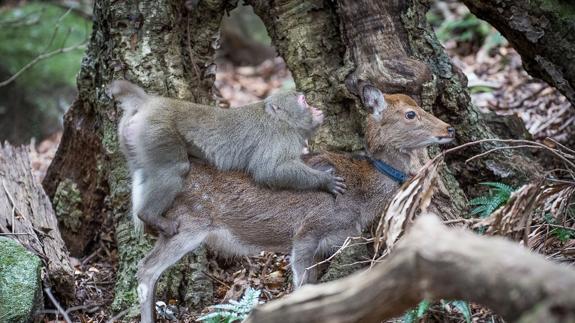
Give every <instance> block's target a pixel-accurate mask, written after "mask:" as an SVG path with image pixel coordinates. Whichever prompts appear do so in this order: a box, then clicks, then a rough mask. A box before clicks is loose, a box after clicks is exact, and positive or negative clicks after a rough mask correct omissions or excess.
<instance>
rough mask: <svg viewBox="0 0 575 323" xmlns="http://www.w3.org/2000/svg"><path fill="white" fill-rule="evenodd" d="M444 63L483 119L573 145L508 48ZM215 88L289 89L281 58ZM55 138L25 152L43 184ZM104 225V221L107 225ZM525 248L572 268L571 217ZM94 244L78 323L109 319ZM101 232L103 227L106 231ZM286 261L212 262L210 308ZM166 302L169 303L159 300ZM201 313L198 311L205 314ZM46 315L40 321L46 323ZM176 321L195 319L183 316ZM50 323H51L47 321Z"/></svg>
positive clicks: (267, 277) (264, 283) (567, 117)
mask: <svg viewBox="0 0 575 323" xmlns="http://www.w3.org/2000/svg"><path fill="white" fill-rule="evenodd" d="M444 45H445V47H446V49H447V50H448V52H449V54H450V56H451V58H452V59H453V61H454V62H455V64H456V65H457V66H459V67H460V68H461V70H462V71H463V72H464V73H465V74H466V76H467V78H468V80H469V82H468V85H469V88H470V91H471V93H472V99H473V102H474V103H475V104H476V105H477V106H478V107H479V108H480V109H481V110H482V111H483V112H486V113H496V114H499V115H512V114H515V115H517V116H518V117H519V118H521V119H522V120H523V121H524V123H525V126H526V128H527V130H528V131H529V133H530V134H531V135H532V136H533V138H534V139H535V140H543V139H544V138H546V137H551V138H554V139H556V140H557V141H558V142H561V143H564V144H565V145H567V146H569V147H573V146H574V144H575V143H574V142H573V140H574V138H575V109H573V107H572V106H571V105H570V104H569V102H568V101H567V100H566V99H565V98H564V97H563V96H562V95H560V94H559V93H558V91H557V90H555V89H554V88H552V87H549V86H548V85H547V84H546V83H544V82H542V81H540V80H536V79H533V78H531V77H530V76H528V75H527V73H526V72H525V71H524V70H523V68H522V66H521V58H520V57H519V55H518V54H517V53H516V52H515V51H514V50H513V49H512V48H511V47H509V46H508V45H507V44H505V43H503V44H499V45H497V46H490V47H486V46H475V47H474V46H468V47H466V46H463V45H462V44H460V43H458V42H457V41H447V42H446V43H445V44H444ZM216 87H217V89H218V90H219V95H220V96H221V98H222V100H221V101H220V105H221V106H238V105H242V104H245V103H249V102H253V101H256V100H259V99H262V98H264V97H266V96H268V95H270V94H271V93H273V92H274V91H277V90H279V89H282V88H289V87H293V80H292V78H291V76H290V73H289V71H288V70H287V68H286V65H285V63H284V62H283V60H282V59H281V58H276V59H274V60H268V61H266V62H264V63H262V64H261V65H259V66H257V67H249V66H245V67H233V66H223V67H222V68H220V69H219V71H218V74H217V80H216ZM60 137H61V136H60V134H55V135H53V136H51V137H50V138H48V139H46V140H44V141H42V142H41V143H39V144H37V145H33V147H35V149H34V151H33V152H32V167H33V169H34V173H35V175H36V176H37V177H38V179H42V177H43V176H44V174H45V173H46V169H47V167H48V165H49V163H50V161H51V160H52V158H53V156H54V154H55V151H56V148H57V145H58V143H59V139H60ZM110 221H111V220H110ZM530 225H531V228H530V231H529V232H531V234H530V235H529V241H528V245H529V247H530V248H532V249H534V250H536V251H537V252H540V253H543V254H545V255H547V256H548V257H549V258H552V259H554V260H557V261H560V262H567V263H573V262H575V231H573V228H575V219H574V216H573V215H572V214H569V215H568V217H567V218H566V219H563V222H561V223H555V222H553V221H552V220H549V219H544V218H533V219H532V221H531V223H530ZM103 228H104V230H108V231H105V232H102V233H101V234H100V241H98V243H96V245H95V246H94V248H93V252H92V254H90V255H88V256H86V257H84V258H82V259H73V264H74V266H75V268H76V288H77V296H78V297H77V298H78V304H77V305H81V307H80V308H78V309H77V310H76V311H74V312H73V313H72V315H73V317H74V319H75V320H78V321H81V322H107V321H108V320H109V319H110V318H111V313H110V310H109V305H110V304H111V301H112V298H113V289H114V282H115V279H114V276H115V270H116V268H117V263H116V259H117V257H116V250H115V243H114V234H113V231H112V228H113V225H107V226H106V225H105V226H103ZM106 228H108V229H106ZM288 263H289V256H286V255H277V254H272V253H261V254H260V255H258V256H255V257H243V258H239V259H235V260H234V261H222V260H219V259H216V258H215V257H214V258H213V259H211V261H210V266H209V272H207V273H206V275H207V276H208V277H210V279H212V280H213V282H214V288H215V297H216V300H215V303H216V304H219V303H225V302H227V301H228V300H230V299H236V300H237V299H239V298H240V297H241V295H242V294H243V293H244V291H245V290H246V288H247V287H252V288H254V289H257V290H261V300H262V301H269V300H271V299H274V298H278V297H281V296H283V295H285V294H286V293H289V292H290V291H291V288H292V286H291V283H290V275H289V270H288V267H289V266H288ZM161 301H164V302H166V303H168V304H170V303H173V301H172V300H161ZM471 309H472V311H471V315H472V321H473V322H491V321H492V320H493V322H497V321H499V320H500V319H499V318H497V317H496V316H495V315H494V314H493V313H492V312H490V311H489V310H487V309H484V308H482V307H480V306H477V305H471ZM209 310H210V309H209V308H206V309H205V310H204V311H203V313H204V314H205V313H207V312H209ZM48 317H51V318H52V319H53V316H52V315H50V316H45V319H44V320H45V322H50V320H51V319H49V318H48ZM426 319H428V320H429V321H439V320H441V321H450V322H465V318H464V316H463V315H462V314H461V313H460V312H459V311H458V310H457V309H456V308H454V307H453V306H451V307H450V306H449V305H446V304H443V305H439V304H437V305H435V306H432V307H431V309H430V310H428V311H427V314H426ZM182 321H186V322H188V321H194V317H191V316H189V315H184V317H182ZM52 322H54V321H52Z"/></svg>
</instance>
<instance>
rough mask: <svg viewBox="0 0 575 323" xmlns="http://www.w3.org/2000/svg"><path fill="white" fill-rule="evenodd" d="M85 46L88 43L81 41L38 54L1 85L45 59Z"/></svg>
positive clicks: (6, 83)
mask: <svg viewBox="0 0 575 323" xmlns="http://www.w3.org/2000/svg"><path fill="white" fill-rule="evenodd" d="M85 47H86V43H81V44H78V45H74V46H70V47H63V48H58V49H56V50H53V51H51V52H48V53H44V54H41V55H38V56H36V58H34V59H33V60H31V61H30V62H29V63H28V64H26V65H24V67H22V68H21V69H20V70H19V71H18V72H16V73H15V74H14V75H12V76H10V77H9V78H8V79H7V80H4V81H2V82H0V87H3V86H6V85H8V84H10V83H12V82H13V81H14V80H16V79H17V78H18V77H19V76H20V75H22V73H24V72H26V71H27V70H28V69H30V68H31V67H32V66H34V65H35V64H36V63H38V62H40V61H43V60H45V59H48V58H50V57H53V56H56V55H58V54H63V53H67V52H71V51H73V50H77V49H84V48H85Z"/></svg>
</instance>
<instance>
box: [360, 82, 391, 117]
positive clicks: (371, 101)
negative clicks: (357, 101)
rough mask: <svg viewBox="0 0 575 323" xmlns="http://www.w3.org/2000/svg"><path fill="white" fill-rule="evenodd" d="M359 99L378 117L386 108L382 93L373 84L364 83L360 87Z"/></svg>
mask: <svg viewBox="0 0 575 323" xmlns="http://www.w3.org/2000/svg"><path fill="white" fill-rule="evenodd" d="M361 100H362V101H363V105H364V106H365V107H366V108H367V109H368V110H369V112H370V113H372V114H373V115H374V116H376V117H379V116H381V114H382V113H383V111H385V109H386V108H387V102H385V97H384V96H383V93H381V91H380V90H379V89H378V88H376V87H375V86H373V85H365V86H363V88H362V89H361Z"/></svg>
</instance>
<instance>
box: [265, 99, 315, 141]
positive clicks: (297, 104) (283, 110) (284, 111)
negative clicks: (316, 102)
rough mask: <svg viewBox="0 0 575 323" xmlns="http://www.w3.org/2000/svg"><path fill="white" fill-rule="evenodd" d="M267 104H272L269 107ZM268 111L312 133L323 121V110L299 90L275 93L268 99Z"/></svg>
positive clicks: (305, 131)
mask: <svg viewBox="0 0 575 323" xmlns="http://www.w3.org/2000/svg"><path fill="white" fill-rule="evenodd" d="M267 106H271V108H268V107H267ZM266 111H268V113H270V114H272V115H273V116H275V117H276V118H277V119H279V120H282V121H284V122H286V123H288V124H289V125H290V126H292V127H294V128H296V129H299V130H300V131H302V132H303V133H304V135H305V136H309V135H311V133H313V132H314V131H315V130H317V128H318V127H319V126H320V125H321V124H322V122H323V112H322V111H321V110H319V109H317V108H315V107H313V106H311V105H309V104H308V103H307V101H306V99H305V96H304V95H303V94H302V93H299V92H291V93H285V94H279V95H275V96H273V97H271V98H269V99H268V100H266Z"/></svg>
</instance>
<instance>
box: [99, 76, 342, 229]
mask: <svg viewBox="0 0 575 323" xmlns="http://www.w3.org/2000/svg"><path fill="white" fill-rule="evenodd" d="M110 92H111V94H112V95H113V96H114V98H115V99H116V100H118V101H119V103H120V106H121V107H122V108H123V109H124V115H123V116H122V120H121V121H120V125H119V129H118V132H119V136H120V145H121V148H122V151H123V152H124V155H125V156H126V159H127V160H128V165H129V166H130V171H131V175H132V212H133V216H135V217H136V218H134V223H135V224H138V223H140V221H139V220H138V218H139V219H141V220H142V221H144V222H145V223H146V224H147V225H149V226H151V227H152V228H153V229H156V230H159V231H160V232H161V233H162V234H164V235H174V234H175V233H176V232H177V230H178V226H179V222H178V221H177V219H176V221H173V220H169V219H168V218H166V217H163V216H162V215H163V214H164V212H165V211H166V210H167V209H168V207H169V206H170V205H171V204H172V202H173V200H174V198H175V197H176V195H177V194H178V193H179V192H181V190H182V188H183V186H184V178H185V176H186V174H187V173H188V171H189V169H190V164H189V161H188V157H189V156H192V157H195V158H200V159H203V160H206V161H208V162H209V163H210V164H212V165H214V166H215V167H217V168H218V169H219V170H239V171H245V172H247V173H248V174H250V175H251V176H252V177H253V179H254V180H255V182H256V183H258V184H260V185H263V186H266V187H272V188H289V189H296V190H315V189H322V190H325V191H328V192H331V193H333V194H340V193H343V192H344V191H345V184H343V179H342V178H341V177H338V176H335V175H334V174H332V173H328V172H322V171H319V170H316V169H312V168H311V167H309V166H307V165H305V164H304V163H303V162H302V161H301V158H300V155H301V152H302V149H303V147H304V145H305V140H306V139H308V138H309V137H310V136H311V135H313V133H314V132H315V131H316V129H317V128H318V127H319V125H320V124H321V122H322V120H323V115H322V113H321V111H319V110H317V109H314V108H313V107H310V106H309V105H308V104H307V103H306V102H305V98H304V96H303V94H301V93H297V92H287V93H281V94H277V95H273V96H271V97H269V98H267V99H266V100H264V101H262V102H256V103H253V104H250V105H247V106H244V107H241V108H234V109H219V108H215V107H211V106H206V105H200V104H196V103H192V102H187V101H182V100H175V99H169V98H164V97H159V96H153V95H149V94H147V93H145V92H144V90H143V89H142V88H140V87H138V86H136V85H134V84H132V83H130V82H127V81H114V82H112V84H111V86H110ZM139 227H140V226H139V225H136V228H139ZM138 231H141V230H138Z"/></svg>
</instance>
